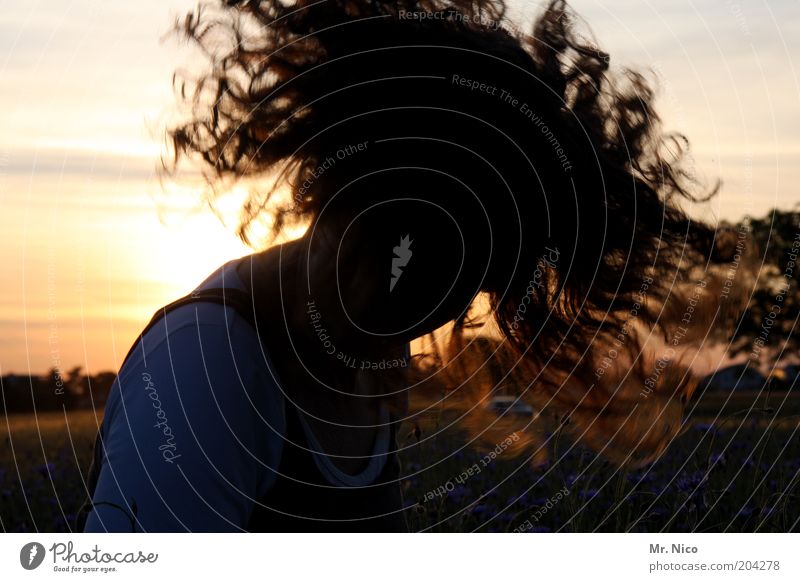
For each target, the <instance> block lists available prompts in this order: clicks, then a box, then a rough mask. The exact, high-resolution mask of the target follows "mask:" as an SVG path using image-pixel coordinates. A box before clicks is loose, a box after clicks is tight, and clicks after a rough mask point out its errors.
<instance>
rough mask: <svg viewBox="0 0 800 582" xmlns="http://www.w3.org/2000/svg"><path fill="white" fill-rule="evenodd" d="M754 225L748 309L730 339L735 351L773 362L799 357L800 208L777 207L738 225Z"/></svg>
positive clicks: (748, 263) (749, 228)
mask: <svg viewBox="0 0 800 582" xmlns="http://www.w3.org/2000/svg"><path fill="white" fill-rule="evenodd" d="M735 226H736V227H737V229H739V230H749V245H748V247H749V248H748V253H747V255H748V256H747V259H746V262H747V264H746V265H745V268H748V269H750V270H751V271H752V274H753V277H752V280H751V282H750V283H749V286H748V288H747V289H746V293H747V294H748V296H749V300H748V301H747V308H746V309H745V311H744V312H743V313H742V314H741V317H740V319H739V321H738V326H737V328H736V331H735V332H734V333H733V336H732V337H731V338H730V351H731V353H732V355H738V354H747V355H749V357H750V359H751V360H753V361H761V362H770V361H775V360H778V359H787V358H788V359H792V358H796V357H797V349H798V347H800V341H799V338H798V333H797V331H796V330H797V327H798V323H800V320H798V317H799V316H800V296H798V281H800V210H798V209H797V208H795V209H794V210H778V209H774V210H772V211H771V212H769V213H768V214H767V215H766V216H764V217H763V218H758V219H754V218H745V219H744V220H742V221H740V222H739V223H737V224H736V225H735Z"/></svg>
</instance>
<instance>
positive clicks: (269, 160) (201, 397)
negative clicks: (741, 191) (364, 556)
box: [86, 0, 717, 531]
mask: <svg viewBox="0 0 800 582" xmlns="http://www.w3.org/2000/svg"><path fill="white" fill-rule="evenodd" d="M178 28H179V30H180V31H181V32H182V34H185V35H186V37H187V38H189V39H191V40H193V41H194V42H196V43H197V44H198V45H199V46H200V47H201V48H203V49H204V50H205V54H206V55H207V56H208V58H209V59H210V60H211V67H210V70H209V72H208V73H207V74H206V75H205V76H203V77H201V78H200V79H198V80H196V81H194V82H193V83H184V84H183V85H182V86H181V87H180V93H181V95H183V96H187V95H188V97H186V102H187V104H188V105H189V106H190V107H189V112H190V117H189V119H188V120H187V121H186V122H185V123H182V124H179V125H177V126H176V127H174V128H173V129H172V130H171V131H170V136H171V138H172V143H173V144H174V147H175V158H174V160H173V162H172V164H171V167H170V169H171V170H175V169H176V168H177V166H178V165H179V164H180V163H181V162H184V161H186V162H194V163H196V164H199V165H200V167H201V168H203V169H204V170H205V175H206V177H207V179H208V181H209V184H211V185H212V186H214V187H215V188H224V187H227V186H228V185H230V183H231V182H232V181H236V180H253V181H255V180H264V181H269V182H271V186H270V187H269V188H266V189H265V188H263V187H261V188H258V187H255V186H254V187H253V189H252V194H251V197H250V199H249V201H248V203H247V205H246V206H245V208H244V212H243V216H244V220H243V223H242V227H241V231H240V233H241V235H242V237H243V238H244V239H245V240H248V237H249V236H250V235H251V234H252V232H253V230H254V229H253V228H252V227H254V226H255V225H257V224H259V222H260V221H261V219H263V218H264V217H270V218H272V219H273V223H272V229H273V232H274V233H275V234H278V233H281V232H283V230H284V229H285V227H287V226H292V225H295V224H306V225H308V228H307V230H306V232H305V234H304V235H303V236H302V237H300V238H299V239H297V240H293V241H291V242H287V243H284V244H281V245H276V246H273V247H271V248H268V249H267V250H265V251H263V252H258V253H255V254H253V255H250V256H248V257H245V258H243V259H241V260H236V261H231V262H229V263H226V264H225V265H223V266H222V267H221V268H220V269H219V270H218V271H216V272H215V273H214V274H212V275H211V276H210V277H209V278H208V279H206V281H205V282H203V283H202V284H201V285H200V286H199V287H198V289H197V290H196V292H195V293H194V294H193V295H192V296H189V297H188V298H186V299H185V300H183V301H181V302H180V303H179V304H177V305H174V306H172V307H171V308H170V309H167V310H164V311H163V312H161V313H160V314H157V316H156V318H155V319H154V323H153V324H152V326H150V327H149V328H148V329H147V330H145V333H143V334H142V338H141V339H140V341H139V342H137V344H136V345H135V346H134V348H133V349H132V351H131V354H130V355H129V357H128V359H127V360H126V362H125V363H124V365H123V366H122V368H121V370H120V373H119V381H118V382H117V384H116V385H115V388H114V391H113V392H112V395H111V397H110V399H109V402H108V405H107V409H106V417H105V419H104V423H103V430H102V431H101V437H102V438H101V440H102V442H101V443H100V444H101V445H102V446H98V451H99V452H98V455H97V457H96V468H95V472H94V475H95V477H97V479H96V483H95V482H94V481H95V480H94V479H92V480H90V489H91V490H92V492H93V505H92V507H91V510H90V512H89V516H88V522H87V525H86V530H87V531H112V530H113V531H118V530H122V531H131V530H134V531H173V530H177V531H183V530H190V531H242V530H248V531H269V530H277V531H286V530H332V531H344V530H367V531H394V530H402V529H404V528H405V520H404V508H403V504H402V500H401V496H400V489H399V483H398V479H399V470H398V466H397V461H396V458H395V455H396V453H395V449H396V443H395V439H394V433H395V430H396V428H395V427H396V426H397V423H398V422H399V421H401V420H403V419H406V418H407V417H408V414H407V412H406V409H407V400H408V396H409V394H410V395H411V396H414V390H415V387H417V389H418V384H416V383H415V382H412V379H411V377H410V375H409V374H408V371H409V370H410V369H412V366H411V365H410V362H409V352H408V345H409V342H410V341H411V340H413V339H414V338H419V337H421V336H423V335H425V334H429V333H431V332H433V331H434V330H437V329H439V328H441V327H442V326H444V325H446V324H447V323H448V322H454V321H455V322H456V323H457V325H456V326H455V332H454V333H453V335H452V342H453V343H452V344H451V345H452V346H457V345H459V343H458V341H457V340H459V339H464V335H463V334H461V333H459V330H461V329H462V328H463V327H464V325H463V323H464V322H465V321H466V320H468V314H470V313H471V312H470V307H471V306H473V305H474V304H475V302H476V298H477V297H479V295H480V296H482V297H486V298H488V305H489V307H490V312H491V314H492V315H493V317H494V319H495V320H496V322H497V324H498V326H499V330H500V332H501V333H502V336H503V337H504V339H505V340H507V344H508V345H511V346H513V347H514V348H515V349H516V352H515V353H516V356H515V357H514V358H512V359H511V360H509V363H508V367H507V369H506V370H505V372H504V373H505V375H509V374H514V378H515V379H516V381H517V383H518V384H521V385H520V390H519V392H520V394H521V396H523V397H525V398H528V399H532V400H534V401H536V400H539V401H541V400H544V401H546V402H547V403H548V404H550V405H553V406H557V407H558V408H559V410H562V411H563V412H564V413H569V415H570V418H571V419H573V420H574V423H573V424H575V425H576V426H578V427H581V428H582V429H583V434H582V437H583V438H584V440H585V441H586V442H587V443H588V444H589V445H592V446H596V447H597V448H599V449H600V448H602V449H603V452H604V454H606V455H608V456H610V457H612V458H616V459H617V460H619V461H621V462H627V461H630V460H631V459H633V458H638V459H646V458H652V456H653V455H656V454H658V452H659V451H661V450H663V447H664V446H665V444H666V443H667V442H668V441H669V439H670V438H672V437H673V436H674V434H675V433H676V431H677V430H678V423H677V422H675V419H676V414H677V415H678V417H679V414H680V409H679V406H678V408H676V404H677V403H681V402H684V401H685V399H686V397H687V396H688V395H689V394H690V392H691V386H692V384H691V382H690V381H688V380H687V376H685V375H682V374H679V373H674V369H673V373H663V374H660V375H659V377H658V379H657V381H655V382H653V383H652V384H653V386H652V388H651V390H650V393H648V394H647V397H646V398H641V397H639V398H638V399H637V398H636V397H634V396H633V394H634V393H636V394H639V393H640V392H641V391H640V388H641V386H642V385H643V383H644V382H645V381H646V379H647V377H648V375H649V373H650V370H649V369H648V366H649V365H650V362H649V360H646V358H644V357H639V356H640V355H641V353H640V352H641V349H642V347H643V340H640V339H639V338H640V337H642V334H641V332H642V331H643V330H652V329H657V330H658V331H660V332H661V335H662V336H663V339H664V340H665V341H667V342H670V341H671V340H674V338H675V333H674V328H673V327H671V326H672V322H674V320H675V319H676V318H680V317H681V314H680V313H679V312H680V310H679V309H676V308H673V307H671V301H670V300H669V298H670V296H671V290H672V289H673V287H675V286H676V285H678V284H679V283H680V282H681V280H682V277H683V275H682V274H681V273H683V272H684V270H685V269H686V266H687V265H689V264H699V265H703V263H704V262H707V260H708V259H709V258H711V255H712V250H713V243H714V231H713V230H712V229H710V228H709V227H708V226H706V225H703V224H700V223H697V222H693V221H692V220H690V219H689V218H688V217H687V215H686V214H684V212H683V211H682V210H681V209H680V208H679V205H678V203H677V199H679V198H683V199H685V200H689V201H691V200H693V199H694V198H693V195H692V194H691V193H690V191H689V185H690V184H687V176H686V175H685V173H684V172H683V170H682V168H681V165H680V155H681V151H682V145H683V144H682V141H681V139H679V138H674V137H670V136H664V135H662V134H661V132H660V130H659V126H658V119H657V116H656V115H655V113H654V112H653V110H652V101H653V95H652V91H651V89H650V87H649V86H648V85H647V83H646V82H645V80H644V78H643V77H642V76H640V75H638V74H636V73H633V72H627V73H625V74H623V75H620V76H617V77H612V76H611V75H610V74H609V73H608V66H609V58H608V55H607V54H605V53H603V52H602V51H599V50H598V49H597V48H595V47H594V46H591V45H590V44H588V43H587V42H585V41H579V40H578V38H577V36H576V35H575V34H574V33H573V31H572V28H571V19H570V18H569V14H568V12H567V11H566V7H565V5H564V3H563V2H552V3H551V4H550V5H549V6H548V7H547V8H546V10H545V11H544V12H543V13H542V15H541V16H540V17H539V18H538V19H537V20H536V22H535V25H534V27H533V30H532V34H531V35H530V36H529V35H525V34H522V33H518V32H513V31H512V30H511V27H510V24H509V23H508V21H507V20H506V18H505V4H504V3H503V2H502V1H481V0H479V1H478V2H474V1H472V0H470V1H469V2H467V1H464V0H450V1H446V2H437V3H432V2H428V1H425V0H408V1H401V2H394V1H393V2H385V1H362V0H353V1H345V0H326V1H323V2H307V1H305V0H302V1H300V2H298V3H296V4H294V5H292V6H287V5H286V4H284V3H283V2H281V1H279V0H264V1H243V2H235V1H228V2H224V3H220V4H219V5H216V4H215V5H210V6H205V7H204V8H203V9H202V10H198V11H197V12H196V13H193V14H190V15H188V16H187V17H186V19H185V20H184V21H183V22H181V23H180V26H179V27H178ZM713 258H714V259H716V258H717V257H713ZM709 288H710V287H709ZM695 324H696V325H694V324H693V325H690V326H685V327H687V329H686V331H684V332H682V335H681V342H682V344H681V346H680V347H681V348H683V347H684V346H686V345H689V344H690V342H691V341H692V337H693V335H697V334H700V333H701V331H702V329H703V326H704V325H705V323H704V322H702V325H701V322H700V321H699V320H697V321H696V322H695ZM688 328H692V329H691V330H689V329H688ZM698 328H700V329H698ZM676 345H677V344H676ZM610 349H613V351H614V356H613V365H612V366H605V367H602V366H601V362H602V361H604V358H605V360H609V354H610V352H609V350H610ZM673 352H674V350H673ZM456 359H457V358H456ZM450 369H451V370H455V369H456V368H454V367H452V366H451V367H450ZM520 370H521V372H520ZM601 370H602V373H600V371H601ZM623 372H624V374H623ZM437 374H438V372H437ZM467 384H468V383H461V382H460V381H458V380H454V381H449V383H448V386H447V387H448V389H450V390H452V393H450V394H449V395H448V403H449V404H450V405H453V406H460V407H462V408H463V409H464V410H466V411H470V412H471V418H473V419H474V418H482V419H484V420H482V421H481V422H484V421H485V420H486V419H485V415H484V416H481V415H482V414H483V413H484V412H485V410H486V408H485V407H483V406H478V405H476V403H477V402H479V401H480V400H481V399H482V398H485V396H486V395H487V394H489V393H490V391H491V389H492V387H489V388H486V387H483V388H480V389H479V390H478V391H477V393H476V392H475V391H474V390H471V389H467V388H466V387H465V386H467ZM648 386H649V384H648ZM462 387H463V390H461V391H459V390H458V389H459V388H462ZM476 415H477V416H476ZM479 424H480V423H479ZM494 424H495V423H494V422H492V421H485V422H484V424H483V425H482V427H480V428H479V432H481V433H482V434H483V435H484V436H486V435H488V434H491V430H488V429H489V428H491V427H493V426H494ZM524 443H527V444H532V443H533V441H532V440H531V439H528V440H526V439H523V444H524Z"/></svg>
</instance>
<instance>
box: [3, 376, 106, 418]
mask: <svg viewBox="0 0 800 582" xmlns="http://www.w3.org/2000/svg"><path fill="white" fill-rule="evenodd" d="M116 377H117V375H116V374H115V373H114V372H99V373H97V374H94V375H86V374H84V373H83V370H82V368H81V367H79V366H77V367H74V368H72V369H71V370H68V371H66V372H64V371H62V370H59V369H57V368H51V369H50V370H49V371H48V372H47V373H46V374H45V375H43V376H29V375H18V374H7V375H5V376H2V377H0V391H1V392H2V400H1V401H0V404H2V406H3V412H4V413H13V412H33V411H34V410H36V411H47V410H63V409H64V408H66V409H67V410H74V409H78V408H91V407H92V406H93V405H94V406H95V407H99V408H101V409H102V408H103V406H104V405H105V402H106V399H107V398H108V393H109V391H110V390H111V386H112V384H113V383H114V380H115V379H116Z"/></svg>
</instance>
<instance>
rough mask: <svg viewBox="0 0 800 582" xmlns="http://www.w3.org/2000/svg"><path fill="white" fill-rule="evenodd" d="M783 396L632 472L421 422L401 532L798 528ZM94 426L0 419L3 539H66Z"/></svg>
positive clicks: (796, 465) (555, 443) (567, 448)
mask: <svg viewBox="0 0 800 582" xmlns="http://www.w3.org/2000/svg"><path fill="white" fill-rule="evenodd" d="M716 397H717V395H715V396H714V398H716ZM775 397H776V395H772V396H771V398H772V399H775ZM737 398H738V396H737ZM789 400H791V406H790V407H789V408H786V407H785V406H779V407H778V408H779V410H780V412H781V416H775V413H774V411H772V410H771V408H770V406H769V402H763V401H759V403H758V404H759V407H758V408H756V409H754V410H750V412H748V413H745V412H743V411H744V410H748V409H749V408H751V407H750V404H752V403H753V399H752V398H751V399H750V400H749V401H748V400H746V399H745V400H742V401H741V402H738V401H737V402H733V403H731V402H729V403H728V404H727V405H725V406H723V404H724V402H722V401H720V402H712V401H707V402H701V403H700V404H701V406H699V407H698V408H697V409H695V416H694V417H692V418H691V419H690V422H689V424H688V425H687V430H686V432H685V433H684V434H683V435H682V436H681V437H679V439H678V440H676V442H674V443H673V444H672V445H671V446H670V448H669V449H668V450H667V452H666V454H665V455H664V456H663V457H662V458H661V459H659V460H658V461H657V462H656V463H653V464H652V465H650V466H648V467H645V468H643V469H639V470H635V471H624V470H620V469H618V468H616V467H614V466H612V465H611V464H609V463H607V462H606V461H604V460H602V458H599V457H597V456H596V455H595V454H593V453H591V452H589V451H587V450H584V449H582V448H580V447H577V446H573V445H572V443H570V442H568V441H567V440H566V439H565V438H563V437H562V436H561V435H559V434H557V433H556V434H554V435H553V438H552V439H551V441H550V450H549V455H550V461H549V462H548V463H546V464H544V465H543V466H540V467H533V466H532V465H531V464H530V463H528V462H527V461H526V460H525V459H524V458H516V459H510V458H505V457H504V456H503V453H502V452H501V453H500V454H498V455H497V457H496V459H493V460H491V461H490V462H488V463H486V464H484V463H482V462H481V459H482V458H483V456H484V455H483V454H482V453H478V452H475V451H473V450H471V449H469V448H468V447H466V448H465V447H463V445H464V441H463V437H462V436H461V435H460V434H459V433H458V432H457V431H452V430H450V431H441V430H438V429H437V424H436V423H437V420H436V419H434V418H430V419H427V420H425V421H424V422H421V423H420V427H421V433H418V434H417V435H415V434H414V431H413V430H410V428H411V427H405V428H404V429H403V430H401V431H400V433H399V434H400V435H401V441H402V442H401V444H403V445H404V446H405V449H406V450H405V451H404V453H403V455H402V463H403V467H404V473H405V478H404V479H403V481H402V488H403V491H404V498H405V500H406V505H407V516H408V521H409V525H410V527H411V529H412V530H413V531H513V530H515V529H517V530H525V531H529V532H548V531H553V532H555V531H580V532H584V531H674V532H688V531H713V532H717V531H736V532H739V531H765V532H788V531H800V526H799V525H798V520H800V501H799V500H798V490H797V487H798V472H799V471H800V437H799V436H798V434H799V433H798V417H797V416H796V415H795V414H793V413H794V407H795V406H796V403H797V400H796V399H794V397H793V395H792V398H791V399H787V402H788V401H789ZM775 401H776V402H780V399H778V400H775ZM748 402H749V403H750V404H748ZM737 407H740V408H737ZM720 409H723V410H725V411H726V415H727V416H725V417H724V418H723V419H721V420H720V419H718V416H717V414H716V413H713V411H714V410H720ZM787 411H788V412H789V414H788V415H787ZM712 413H713V414H712ZM97 425H98V419H97V418H96V417H95V415H94V413H93V412H91V411H75V412H70V413H69V415H68V416H65V415H64V413H44V414H40V415H38V416H33V415H11V416H9V417H7V418H4V422H0V427H2V428H0V439H2V446H0V528H1V529H2V530H3V531H48V532H63V531H70V526H71V523H72V520H73V518H74V514H75V512H76V510H77V508H78V507H79V506H80V504H81V503H82V502H83V499H84V496H85V487H84V485H83V477H82V476H83V475H85V474H86V471H87V468H88V466H89V462H90V460H91V448H92V444H93V441H94V436H95V433H96V430H97ZM458 449H461V450H458ZM455 451H457V452H455ZM475 467H477V469H478V470H477V471H476V470H474V468H475ZM470 468H472V469H473V470H472V471H470V470H469V469H470Z"/></svg>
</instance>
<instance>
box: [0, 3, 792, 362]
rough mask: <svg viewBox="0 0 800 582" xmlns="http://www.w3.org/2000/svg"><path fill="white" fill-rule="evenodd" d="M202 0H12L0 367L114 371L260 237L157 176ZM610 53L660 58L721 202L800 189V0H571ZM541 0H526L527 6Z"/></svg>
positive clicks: (787, 196)
mask: <svg viewBox="0 0 800 582" xmlns="http://www.w3.org/2000/svg"><path fill="white" fill-rule="evenodd" d="M194 5H195V2H188V1H179V0H167V1H165V0H158V1H156V0H139V1H138V2H100V1H99V0H81V1H69V0H63V1H59V2H36V1H31V2H13V3H12V2H3V1H2V0H0V7H1V8H2V9H0V80H1V83H0V209H1V211H2V214H1V215H0V216H2V229H0V257H2V261H3V264H4V268H3V270H2V275H0V277H1V278H2V279H0V282H1V283H2V284H1V285H0V373H2V374H7V373H12V372H14V373H22V374H24V373H29V372H31V373H41V372H44V371H45V370H47V369H48V368H50V367H53V366H59V367H63V368H70V367H72V366H74V365H80V366H83V367H84V368H85V369H86V370H88V371H89V372H91V373H95V372H98V371H101V370H107V369H111V370H115V369H117V367H118V366H119V364H120V363H121V359H122V357H123V356H124V355H125V353H126V352H127V350H128V348H129V346H130V344H131V342H132V341H133V339H134V337H135V336H136V334H137V332H138V331H139V329H140V328H141V327H142V326H143V325H144V324H145V323H146V321H147V320H148V319H149V317H150V315H151V314H152V313H153V311H154V310H155V309H156V308H157V307H159V306H160V305H162V304H164V303H166V302H168V301H170V300H172V299H175V298H177V297H178V296H180V295H182V294H183V293H185V292H187V291H188V290H190V289H191V288H192V287H194V286H195V285H196V284H197V283H199V282H200V281H201V280H202V279H204V278H205V277H206V276H207V275H208V274H209V273H210V272H211V271H213V270H214V269H215V268H216V267H217V266H219V265H220V264H221V263H223V262H224V261H226V260H228V259H231V258H234V257H236V256H240V255H242V254H244V253H246V252H249V251H248V249H247V248H246V247H245V246H244V245H242V244H241V243H240V242H239V241H238V239H237V238H236V237H235V235H234V233H233V231H232V226H233V224H232V222H231V221H229V223H230V224H228V226H227V227H226V226H224V225H223V224H222V223H221V222H220V220H219V219H218V218H217V217H216V216H214V215H213V214H211V213H210V212H208V211H202V210H192V202H193V201H195V197H193V192H191V191H190V190H187V189H183V190H181V189H179V188H174V187H170V190H169V191H168V192H166V193H165V192H164V191H163V190H162V188H161V186H160V184H159V182H158V181H157V180H156V178H155V168H156V165H157V161H158V156H159V153H160V152H161V151H162V150H161V147H162V146H161V139H162V135H163V124H164V122H165V120H166V119H168V116H169V114H170V106H171V105H172V104H173V103H174V99H173V96H172V89H171V76H172V73H173V71H174V69H175V68H176V67H178V66H191V63H192V56H193V55H191V54H190V53H188V52H187V51H186V50H185V49H184V48H181V47H180V46H179V45H178V44H177V43H176V42H175V41H174V40H167V41H164V42H162V41H161V40H160V39H161V37H162V36H163V35H164V33H165V32H166V31H167V29H168V28H169V25H170V23H171V22H172V20H173V19H174V17H175V16H177V15H178V14H180V13H181V12H183V11H185V10H187V9H189V8H191V7H193V6H194ZM572 5H573V7H574V8H575V9H576V10H577V11H578V12H579V13H580V14H581V15H582V16H583V17H584V19H585V20H586V22H587V23H588V24H589V26H590V27H591V29H592V30H593V32H594V33H595V35H596V37H597V39H598V41H599V43H600V45H601V46H602V47H604V48H605V49H606V50H608V51H609V52H610V53H611V56H612V66H614V67H620V66H624V65H628V66H632V67H648V66H649V67H651V68H653V69H654V70H655V72H656V73H657V74H658V76H659V78H660V80H661V93H660V105H661V108H660V111H661V112H662V117H663V118H664V120H665V126H666V127H667V128H668V129H674V130H680V131H682V132H684V133H686V134H687V135H688V136H689V137H690V139H691V141H692V151H693V154H694V166H695V168H696V170H697V173H698V175H699V176H700V177H701V178H703V179H705V180H706V182H707V183H712V182H713V181H714V180H715V179H716V178H720V179H722V181H723V190H722V194H721V195H720V196H719V197H718V198H717V199H716V200H715V201H714V202H713V203H712V204H711V205H710V207H709V208H707V209H705V212H706V213H707V214H708V216H716V217H718V218H727V219H737V218H739V217H741V216H742V215H744V214H745V213H749V214H753V215H762V214H764V213H765V212H766V211H767V210H768V209H770V208H772V207H774V206H778V207H781V208H789V207H791V206H793V205H794V204H795V203H797V202H800V185H799V184H800V115H799V114H798V109H799V108H798V104H799V103H800V80H799V78H800V75H798V70H797V64H800V2H798V0H777V1H770V2H769V3H767V2H762V1H755V0H753V1H749V2H743V1H736V0H697V1H694V2H689V1H684V0H675V1H673V2H657V3H651V2H635V3H634V2H630V1H622V0H615V1H610V2H598V1H594V0H576V1H575V2H573V3H572ZM539 6H541V4H540V3H532V2H531V3H529V2H524V3H523V2H519V3H518V4H517V5H516V8H518V12H519V13H521V14H522V13H524V14H530V13H533V12H535V9H536V8H537V7H539Z"/></svg>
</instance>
